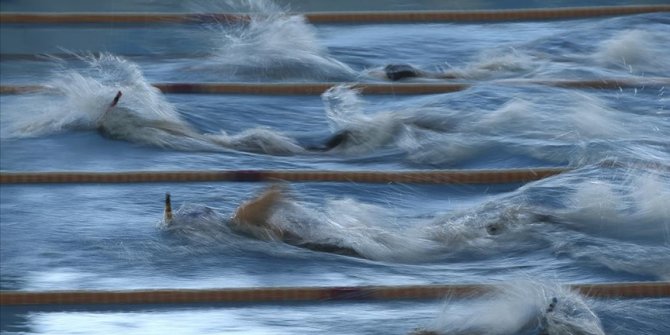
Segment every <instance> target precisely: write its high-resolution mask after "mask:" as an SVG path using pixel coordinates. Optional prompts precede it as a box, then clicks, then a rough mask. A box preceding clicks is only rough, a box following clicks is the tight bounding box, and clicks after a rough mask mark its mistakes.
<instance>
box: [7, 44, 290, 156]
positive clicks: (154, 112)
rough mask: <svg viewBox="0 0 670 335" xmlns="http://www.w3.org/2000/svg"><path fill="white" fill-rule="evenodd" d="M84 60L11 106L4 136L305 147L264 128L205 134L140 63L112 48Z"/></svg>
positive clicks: (276, 149)
mask: <svg viewBox="0 0 670 335" xmlns="http://www.w3.org/2000/svg"><path fill="white" fill-rule="evenodd" d="M80 60H82V61H83V62H84V63H85V64H86V65H87V66H86V67H85V68H83V69H80V70H72V69H60V70H59V71H58V72H57V73H56V74H55V75H54V77H53V78H52V79H50V80H49V81H48V82H47V83H46V85H45V86H46V87H48V90H47V91H46V92H45V93H51V94H54V95H51V94H49V95H45V94H41V95H31V96H28V97H26V98H25V99H24V100H23V101H22V102H20V103H18V104H17V105H16V106H12V107H13V108H10V111H9V113H8V114H9V116H7V118H8V121H7V122H6V123H5V125H3V128H5V129H6V130H7V131H5V129H3V136H7V138H21V137H34V136H41V135H49V134H53V133H57V132H62V131H67V130H99V131H100V132H101V133H103V134H104V135H106V136H109V137H111V138H116V139H121V140H125V141H130V142H134V143H141V144H148V145H154V146H158V147H162V148H171V149H177V150H184V151H225V150H239V151H246V152H260V153H267V154H277V155H286V154H295V153H299V152H302V151H303V149H302V148H301V147H300V146H299V145H298V144H296V142H295V140H294V139H291V138H289V137H287V136H285V135H283V134H281V133H278V132H276V131H273V130H271V129H266V128H255V129H249V130H246V131H244V132H242V133H240V134H236V135H228V134H226V133H225V132H223V131H222V132H221V133H218V134H202V133H200V132H198V131H197V130H196V129H194V128H193V127H192V126H191V125H190V124H188V123H187V122H186V121H185V120H183V119H182V118H181V116H180V114H179V112H178V111H177V110H176V108H175V107H174V106H173V105H172V104H171V103H170V102H168V101H167V100H166V98H165V96H164V95H163V94H162V93H161V92H160V90H158V89H157V88H155V87H153V86H152V85H151V84H149V83H148V81H147V80H146V79H145V78H144V76H143V75H142V72H141V70H140V68H139V66H138V65H137V64H135V63H132V62H129V61H127V60H125V59H123V58H121V57H118V56H114V55H111V54H101V55H99V56H97V57H96V56H92V55H89V56H83V57H80ZM117 92H122V93H123V95H122V98H121V99H120V102H119V104H118V105H116V106H114V107H110V103H111V102H112V100H113V98H114V96H115V94H116V93H117ZM54 100H56V102H55V103H54Z"/></svg>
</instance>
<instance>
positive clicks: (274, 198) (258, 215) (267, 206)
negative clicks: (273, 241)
mask: <svg viewBox="0 0 670 335" xmlns="http://www.w3.org/2000/svg"><path fill="white" fill-rule="evenodd" d="M283 198H284V194H283V190H282V188H281V187H280V186H278V185H273V186H271V187H270V188H268V189H267V190H265V191H264V192H263V193H262V194H261V195H259V196H258V197H256V198H255V199H252V200H250V201H247V202H245V203H243V204H242V205H240V207H239V208H238V209H237V211H235V215H234V216H233V222H235V223H236V224H237V225H239V226H244V225H248V226H255V227H258V228H265V229H269V230H270V231H272V232H273V233H274V234H275V235H276V236H277V237H278V238H280V239H281V238H282V237H283V235H284V232H283V230H282V229H281V228H279V227H276V226H274V225H272V224H270V223H269V219H270V216H272V211H273V210H274V208H275V207H276V205H277V204H278V203H279V202H280V201H281V200H282V199H283Z"/></svg>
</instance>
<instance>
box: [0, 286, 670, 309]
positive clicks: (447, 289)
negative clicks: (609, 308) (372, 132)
mask: <svg viewBox="0 0 670 335" xmlns="http://www.w3.org/2000/svg"><path fill="white" fill-rule="evenodd" d="M567 287H568V288H569V289H571V290H574V291H577V292H579V293H580V294H582V295H584V296H588V297H593V298H607V299H612V298H616V299H621V298H667V297H670V282H632V283H603V284H573V285H567ZM493 289H495V286H494V285H491V284H464V285H417V286H350V287H277V288H230V289H163V290H128V291H43V292H30V291H0V306H20V305H96V304H105V305H106V304H188V303H191V304H193V303H241V302H244V303H264V302H299V301H303V302H304V301H315V302H316V301H333V300H336V301H355V300H399V299H415V300H416V299H442V298H444V297H446V296H449V297H461V298H469V297H473V296H476V295H481V294H483V293H486V292H490V291H491V290H493Z"/></svg>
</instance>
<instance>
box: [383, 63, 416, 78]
mask: <svg viewBox="0 0 670 335" xmlns="http://www.w3.org/2000/svg"><path fill="white" fill-rule="evenodd" d="M384 72H385V73H386V78H388V79H389V80H392V81H396V80H401V79H406V78H416V77H419V76H421V71H419V70H418V69H417V68H415V67H413V66H411V65H409V64H389V65H386V66H385V67H384Z"/></svg>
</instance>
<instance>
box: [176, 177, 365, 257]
mask: <svg viewBox="0 0 670 335" xmlns="http://www.w3.org/2000/svg"><path fill="white" fill-rule="evenodd" d="M285 199H286V195H285V190H284V188H283V187H282V186H280V185H273V186H271V187H269V188H268V189H266V190H265V191H263V192H262V193H261V194H260V195H258V196H257V197H255V198H253V199H251V200H248V201H246V202H244V203H242V204H241V205H240V206H239V207H238V208H237V210H236V211H235V214H233V216H232V218H231V219H230V220H228V221H227V222H226V223H227V225H228V227H230V229H231V230H232V231H234V232H236V233H239V234H242V235H246V236H250V237H253V238H256V239H259V240H263V241H281V242H284V243H286V244H290V245H293V246H297V247H301V248H306V249H310V250H314V251H321V252H330V253H335V254H340V255H346V256H354V257H361V258H362V256H361V255H360V254H359V253H357V252H356V251H355V250H353V249H351V248H347V247H343V246H339V245H335V244H329V243H323V242H315V241H308V240H306V239H305V238H303V237H302V236H300V234H299V233H298V232H294V231H290V230H288V229H285V228H282V227H280V226H278V225H276V224H274V223H273V221H272V220H271V219H270V218H271V216H272V214H273V212H274V211H275V210H276V209H277V208H278V206H280V205H281V203H282V202H283V201H285ZM163 220H164V222H165V224H166V225H167V226H168V227H169V226H170V225H172V224H174V214H173V212H172V205H171V202H170V194H169V193H167V194H166V195H165V210H164V214H163Z"/></svg>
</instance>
